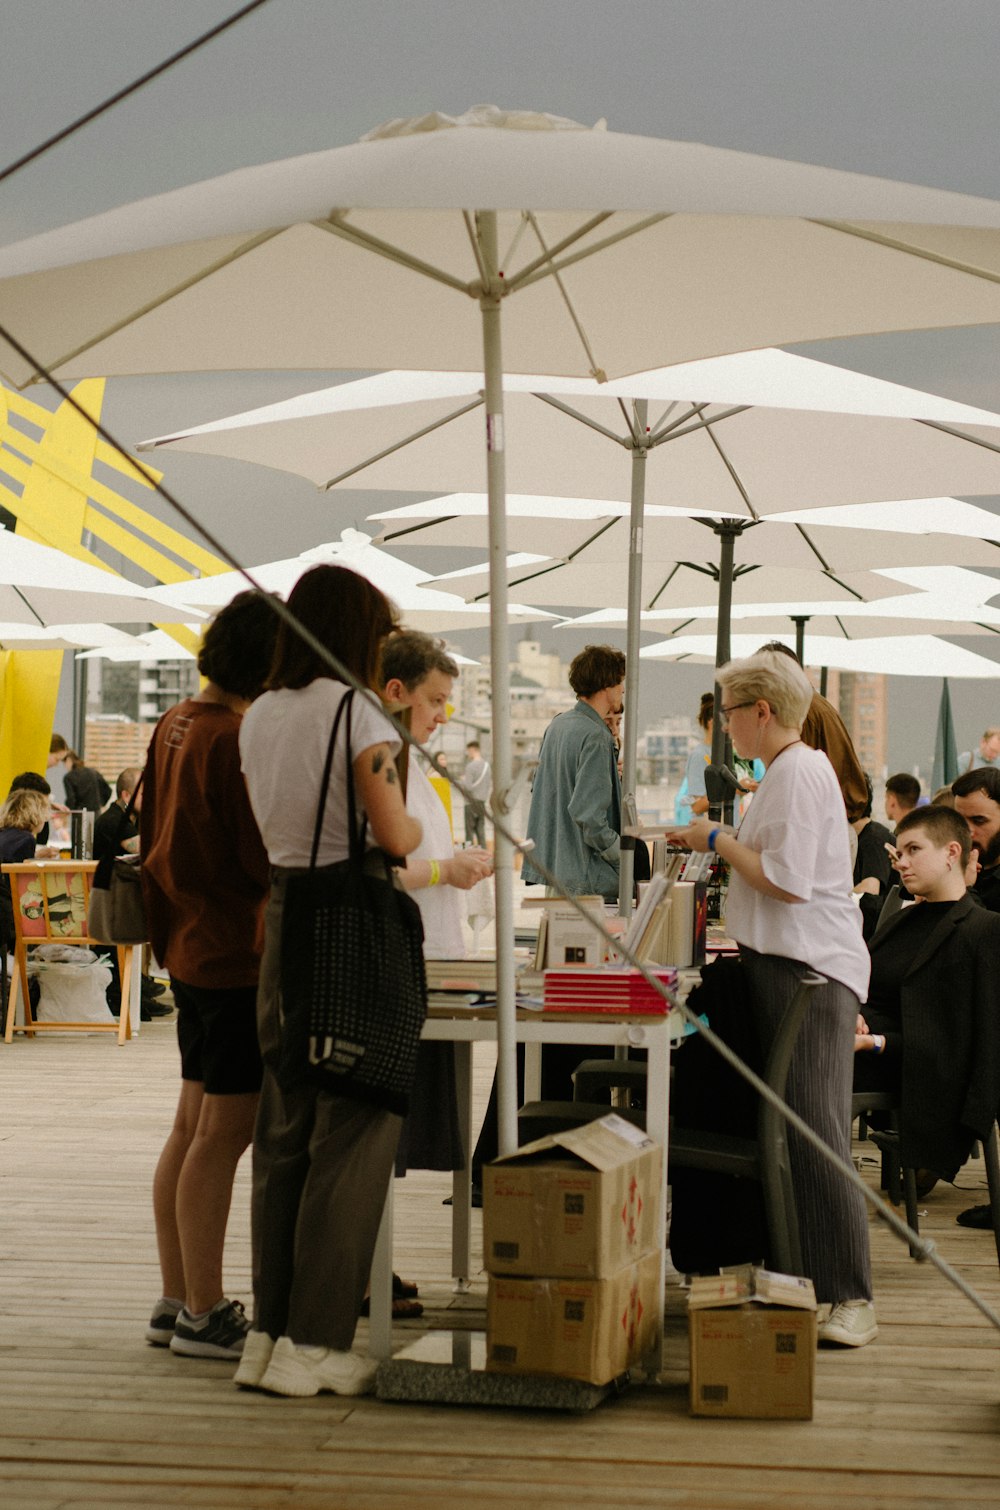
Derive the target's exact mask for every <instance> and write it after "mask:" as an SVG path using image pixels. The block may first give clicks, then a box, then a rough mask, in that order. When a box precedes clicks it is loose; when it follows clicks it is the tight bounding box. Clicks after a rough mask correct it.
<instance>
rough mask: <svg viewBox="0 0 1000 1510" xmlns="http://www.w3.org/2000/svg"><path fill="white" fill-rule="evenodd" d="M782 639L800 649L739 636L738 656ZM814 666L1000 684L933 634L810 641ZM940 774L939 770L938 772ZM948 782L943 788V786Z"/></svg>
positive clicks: (677, 650)
mask: <svg viewBox="0 0 1000 1510" xmlns="http://www.w3.org/2000/svg"><path fill="white" fill-rule="evenodd" d="M765 637H766V638H767V639H775V640H778V639H780V640H781V641H782V642H783V643H784V644H786V645H788V646H789V647H790V648H791V649H794V648H795V638H794V635H789V634H788V632H787V630H786V631H784V632H779V633H775V634H768V635H767V636H764V635H763V634H752V635H750V634H734V635H733V651H732V653H733V656H734V658H740V657H742V656H747V655H753V653H754V651H755V650H758V649H759V648H760V643H761V640H762V639H764V638H765ZM642 655H643V658H644V659H647V660H651V661H692V662H700V663H703V664H705V665H711V664H713V663H714V661H715V644H714V640H713V637H712V636H711V635H683V636H678V637H677V639H673V640H663V641H661V642H660V643H659V644H656V645H647V646H646V647H645V648H644V649H643V651H642ZM808 664H809V665H811V666H829V667H831V668H833V669H836V670H840V671H867V672H876V673H879V674H885V675H887V676H953V677H959V676H968V677H976V678H978V679H979V680H997V679H1000V663H998V662H996V661H991V660H988V659H987V657H986V656H983V655H975V654H974V653H973V652H972V651H971V650H965V649H963V648H962V647H961V646H959V645H950V644H949V643H948V641H947V640H939V639H937V638H936V637H935V636H934V635H932V634H908V635H894V636H892V637H891V638H888V639H865V640H843V639H833V638H830V637H828V636H816V637H815V638H814V639H811V640H810V641H809V647H808ZM935 769H936V767H935ZM942 784H943V783H940V782H939V783H938V785H942Z"/></svg>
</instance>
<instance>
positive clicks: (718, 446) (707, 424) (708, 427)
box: [704, 411, 760, 524]
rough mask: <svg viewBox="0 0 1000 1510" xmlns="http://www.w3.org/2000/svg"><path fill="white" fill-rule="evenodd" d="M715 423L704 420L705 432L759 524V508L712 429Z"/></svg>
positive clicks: (721, 416) (724, 416)
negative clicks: (751, 498)
mask: <svg viewBox="0 0 1000 1510" xmlns="http://www.w3.org/2000/svg"><path fill="white" fill-rule="evenodd" d="M731 412H732V411H730V413H731ZM728 417H729V416H728V415H720V416H719V418H720V419H727V418H728ZM714 423H715V421H714V420H705V421H704V427H705V433H706V435H707V436H708V438H709V440H710V441H711V442H712V445H713V446H714V447H715V449H716V451H717V452H718V453H719V459H720V460H721V462H722V465H723V466H724V467H725V469H726V471H727V472H728V473H729V475H730V477H731V478H732V481H733V486H734V487H735V489H736V491H737V492H738V493H739V495H740V497H741V498H742V499H743V502H744V503H745V504H746V506H747V509H748V510H749V512H750V515H751V517H752V518H753V519H754V521H755V522H756V523H758V524H759V523H760V515H759V514H758V512H757V510H756V509H755V508H754V506H753V504H752V503H751V502H750V494H749V493H748V492H747V490H746V488H745V487H744V486H743V483H742V481H741V479H740V474H739V473H738V472H737V470H736V468H735V467H734V466H733V464H732V462H731V461H730V460H729V457H728V456H727V455H726V453H725V450H724V449H723V447H722V446H721V444H720V443H719V440H718V437H717V436H716V434H715V432H714V430H713V429H712V426H713V424H714Z"/></svg>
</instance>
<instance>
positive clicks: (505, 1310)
mask: <svg viewBox="0 0 1000 1510" xmlns="http://www.w3.org/2000/svg"><path fill="white" fill-rule="evenodd" d="M660 1263H661V1258H660V1254H659V1253H649V1254H647V1255H646V1257H645V1258H643V1259H640V1261H639V1262H638V1263H637V1264H629V1265H627V1266H626V1267H625V1268H623V1269H619V1271H618V1273H617V1274H612V1275H609V1276H608V1277H607V1278H606V1279H538V1278H535V1279H507V1278H503V1277H498V1276H497V1275H491V1276H490V1281H489V1296H488V1300H487V1317H486V1368H487V1371H488V1372H491V1373H504V1374H556V1375H558V1376H559V1377H560V1378H563V1379H580V1380H583V1381H584V1382H585V1383H588V1384H607V1383H608V1382H609V1381H610V1380H611V1379H615V1378H617V1377H618V1375H619V1374H623V1373H625V1372H626V1371H627V1370H628V1369H629V1368H632V1367H633V1366H634V1365H636V1364H637V1363H639V1362H640V1361H641V1359H642V1358H643V1357H644V1356H646V1355H647V1354H648V1353H649V1352H650V1351H651V1350H652V1349H653V1348H655V1347H656V1345H657V1342H658V1339H659V1336H660V1334H661V1332H662V1315H663V1306H662V1302H661V1292H660Z"/></svg>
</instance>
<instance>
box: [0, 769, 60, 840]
mask: <svg viewBox="0 0 1000 1510" xmlns="http://www.w3.org/2000/svg"><path fill="white" fill-rule="evenodd" d="M15 792H41V794H42V796H43V797H48V798H49V813H50V815H51V816H52V817H53V818H55V817H59V818H64V817H65V816H66V814H67V813H68V812H69V809H68V808H66V807H64V806H63V804H62V803H61V802H53V801H52V788H51V786H50V785H49V783H48V782H47V781H46V779H45V777H44V776H40V775H39V774H38V772H37V771H21V772H20V773H19V774H18V775H17V776H15V777H14V779H13V781H12V782H11V784H10V791H9V792H8V793H7V796H8V797H12V796H13V795H14V793H15ZM38 842H39V844H48V842H49V823H48V820H46V822H45V823H43V824H42V828H41V832H40V833H39V835H38Z"/></svg>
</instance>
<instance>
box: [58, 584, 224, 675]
mask: <svg viewBox="0 0 1000 1510" xmlns="http://www.w3.org/2000/svg"><path fill="white" fill-rule="evenodd" d="M245 585H246V584H245V583H244V586H245ZM187 627H189V628H191V629H193V630H195V631H197V629H198V627H199V626H198V625H197V624H191V625H189V626H187ZM76 659H77V660H78V661H121V662H123V663H127V662H130V661H133V662H136V663H142V662H145V661H193V660H194V659H195V655H194V653H193V652H192V651H190V650H187V649H185V647H184V646H183V645H181V644H179V643H178V642H177V640H175V639H173V638H172V637H171V636H170V635H169V634H166V633H165V632H164V631H163V630H162V629H152V630H150V631H149V633H148V634H129V635H123V636H122V637H121V639H119V640H102V641H101V643H100V644H99V645H95V646H94V647H93V649H91V650H80V651H78V652H77V656H76Z"/></svg>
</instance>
